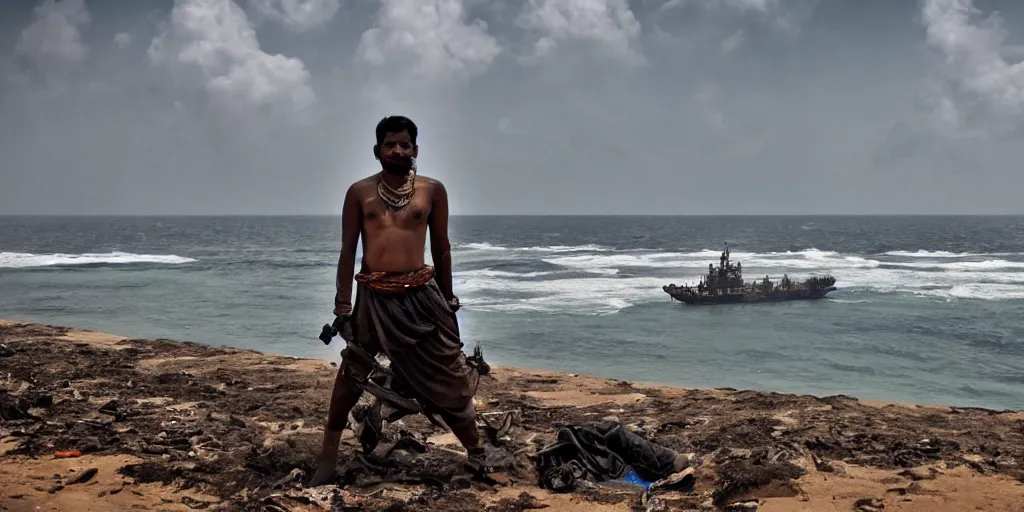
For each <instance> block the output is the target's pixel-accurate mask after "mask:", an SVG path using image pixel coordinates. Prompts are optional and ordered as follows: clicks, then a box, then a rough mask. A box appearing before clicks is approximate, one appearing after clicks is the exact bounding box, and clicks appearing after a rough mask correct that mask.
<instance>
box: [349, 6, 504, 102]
mask: <svg viewBox="0 0 1024 512" xmlns="http://www.w3.org/2000/svg"><path fill="white" fill-rule="evenodd" d="M380 3H381V7H380V11H379V12H378V13H377V18H376V22H377V23H376V25H375V26H374V27H372V28H370V29H368V30H366V31H365V32H363V34H362V38H361V39H360V41H359V46H358V48H357V49H356V59H357V61H358V62H359V63H361V64H363V65H369V66H371V67H374V68H378V69H380V70H382V71H385V72H387V71H390V72H392V73H396V74H392V75H391V78H396V79H397V80H399V81H401V80H403V79H405V80H408V79H412V80H415V81H418V82H419V84H418V85H420V86H422V85H431V84H435V85H436V84H439V83H452V82H455V83H459V82H463V81H465V80H467V79H469V78H472V77H474V76H477V75H479V74H481V73H483V72H484V71H486V70H487V68H488V67H489V66H490V65H491V63H492V62H493V61H494V59H495V58H496V57H497V56H498V54H499V53H501V50H502V48H501V45H500V44H499V43H498V40H497V39H496V38H495V37H494V36H492V35H491V34H490V33H489V32H488V27H487V23H485V22H484V21H482V20H479V19H474V20H472V21H469V20H468V19H467V16H466V12H465V6H464V5H463V2H462V0H381V2H380Z"/></svg>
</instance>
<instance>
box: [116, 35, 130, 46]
mask: <svg viewBox="0 0 1024 512" xmlns="http://www.w3.org/2000/svg"><path fill="white" fill-rule="evenodd" d="M130 44H132V36H130V35H128V34H127V33H126V32H121V33H119V34H117V35H116V36H114V46H116V47H118V48H127V47H128V45H130Z"/></svg>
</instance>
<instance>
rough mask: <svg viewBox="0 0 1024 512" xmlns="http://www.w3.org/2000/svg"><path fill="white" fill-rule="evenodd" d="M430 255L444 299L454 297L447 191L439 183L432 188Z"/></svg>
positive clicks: (429, 223)
mask: <svg viewBox="0 0 1024 512" xmlns="http://www.w3.org/2000/svg"><path fill="white" fill-rule="evenodd" d="M427 224H428V226H429V227H430V255H431V257H432V258H433V260H434V270H435V278H436V281H437V286H438V288H440V289H441V294H443V295H444V298H445V299H448V300H451V299H452V297H455V292H454V291H453V290H452V246H451V242H449V241H448V191H447V190H445V188H444V184H442V183H441V182H440V181H438V182H437V183H436V185H435V186H434V193H433V198H432V204H431V208H430V217H429V218H428V219H427Z"/></svg>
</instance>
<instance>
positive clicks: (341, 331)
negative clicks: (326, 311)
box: [331, 313, 354, 342]
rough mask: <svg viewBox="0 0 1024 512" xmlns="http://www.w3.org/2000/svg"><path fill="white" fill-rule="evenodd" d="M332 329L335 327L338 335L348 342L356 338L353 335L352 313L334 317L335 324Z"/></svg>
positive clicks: (332, 324)
mask: <svg viewBox="0 0 1024 512" xmlns="http://www.w3.org/2000/svg"><path fill="white" fill-rule="evenodd" d="M331 327H333V328H334V330H335V331H337V333H338V335H340V336H341V339H343V340H345V341H346V342H349V341H352V338H353V337H354V336H353V335H352V314H351V313H349V314H345V315H338V316H336V317H334V322H333V323H331Z"/></svg>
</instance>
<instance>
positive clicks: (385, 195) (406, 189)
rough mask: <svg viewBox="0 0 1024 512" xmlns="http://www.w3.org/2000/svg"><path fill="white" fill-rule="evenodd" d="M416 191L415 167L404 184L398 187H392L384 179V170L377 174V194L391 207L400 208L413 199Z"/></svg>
mask: <svg viewBox="0 0 1024 512" xmlns="http://www.w3.org/2000/svg"><path fill="white" fill-rule="evenodd" d="M415 192H416V168H415V167H413V168H412V169H410V170H409V174H407V175H406V177H405V183H403V184H402V186H401V187H398V189H397V190H396V189H394V188H391V186H390V185H388V184H387V182H385V181H384V171H381V172H380V174H378V175H377V194H378V195H379V196H380V198H381V200H382V201H384V204H386V205H388V206H389V207H391V209H394V210H400V209H402V208H404V207H405V205H407V204H409V201H412V196H413V194H414V193H415Z"/></svg>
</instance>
